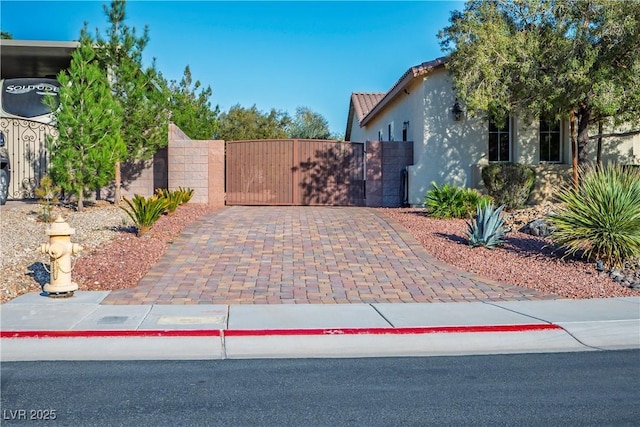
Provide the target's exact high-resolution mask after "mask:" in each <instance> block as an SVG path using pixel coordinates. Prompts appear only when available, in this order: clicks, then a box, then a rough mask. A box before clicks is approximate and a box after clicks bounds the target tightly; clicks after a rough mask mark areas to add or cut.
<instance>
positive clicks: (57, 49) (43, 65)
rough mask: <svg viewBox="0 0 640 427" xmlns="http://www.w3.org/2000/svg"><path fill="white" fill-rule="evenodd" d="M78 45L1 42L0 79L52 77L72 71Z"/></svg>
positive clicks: (30, 41)
mask: <svg viewBox="0 0 640 427" xmlns="http://www.w3.org/2000/svg"><path fill="white" fill-rule="evenodd" d="M79 45H80V43H78V42H75V41H68V42H63V41H42V40H0V57H1V58H0V59H1V61H0V62H1V64H2V65H1V67H0V68H1V69H0V77H2V78H3V79H10V78H17V77H52V78H55V76H56V75H57V74H58V73H59V72H60V71H61V70H64V69H66V68H68V67H69V64H70V63H71V54H72V53H73V51H74V50H75V49H76V48H77V47H78V46H79Z"/></svg>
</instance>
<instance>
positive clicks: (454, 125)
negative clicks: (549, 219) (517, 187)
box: [351, 69, 640, 206]
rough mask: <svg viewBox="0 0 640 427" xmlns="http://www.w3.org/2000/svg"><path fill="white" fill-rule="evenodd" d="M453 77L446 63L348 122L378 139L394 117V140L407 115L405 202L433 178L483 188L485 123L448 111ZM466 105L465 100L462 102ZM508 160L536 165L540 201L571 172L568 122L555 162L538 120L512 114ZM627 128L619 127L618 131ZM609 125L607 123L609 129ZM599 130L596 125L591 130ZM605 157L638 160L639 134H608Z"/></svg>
mask: <svg viewBox="0 0 640 427" xmlns="http://www.w3.org/2000/svg"><path fill="white" fill-rule="evenodd" d="M452 86H453V85H452V82H451V79H450V78H449V75H448V73H447V72H446V70H444V69H440V70H436V71H433V72H431V73H430V74H428V75H427V76H425V77H423V78H416V79H414V80H413V82H412V83H411V85H410V86H409V87H408V92H409V94H408V95H407V94H406V93H403V92H400V93H399V94H398V95H397V96H396V98H395V99H394V100H393V101H392V102H390V103H389V104H388V105H387V106H386V107H385V109H384V110H382V111H381V112H379V113H378V115H377V116H376V117H375V118H374V119H373V120H371V121H370V122H369V123H367V125H366V126H365V127H364V128H360V127H359V125H358V123H357V120H355V121H354V123H353V126H352V138H351V140H352V141H365V140H377V139H378V131H379V130H380V129H382V130H383V135H384V136H385V139H386V137H387V126H388V124H389V123H390V122H391V121H393V122H394V125H395V126H394V127H395V134H394V137H395V138H394V139H395V140H401V139H402V123H403V122H404V121H407V120H408V121H410V126H409V133H408V138H407V139H408V140H409V141H413V142H414V145H413V147H414V165H413V166H410V167H409V202H410V203H411V204H412V205H414V206H421V205H422V202H423V201H424V196H425V194H426V192H427V191H428V190H429V189H430V188H431V182H436V183H438V184H439V185H441V184H443V183H451V184H456V185H459V186H464V187H472V188H480V189H482V187H483V184H482V178H481V175H480V170H481V168H482V166H484V165H487V164H488V163H489V161H488V123H487V122H486V121H485V120H483V119H481V118H473V117H469V116H468V115H466V114H465V116H464V118H463V120H462V121H455V120H454V119H453V115H452V113H451V109H452V107H453V104H454V103H455V94H454V92H453V90H452ZM463 109H464V106H463ZM510 120H511V161H514V162H519V163H524V164H529V165H532V166H534V169H535V170H536V176H537V181H536V185H535V188H534V190H533V195H532V197H531V199H530V202H534V203H538V202H541V201H543V200H545V199H549V198H550V197H551V196H552V192H553V189H554V188H558V186H560V185H562V184H563V183H566V182H567V180H568V179H570V177H571V154H572V153H571V142H570V135H569V133H570V129H569V123H568V122H567V121H563V123H562V159H561V162H560V163H559V164H557V163H549V164H541V163H540V146H539V122H538V120H527V119H525V118H518V117H512V118H511V119H510ZM625 130H629V129H625V128H618V129H616V131H618V132H619V131H625ZM611 131H613V129H605V132H611ZM596 133H597V127H596V128H594V129H591V130H590V134H592V135H594V134H596ZM596 146H597V141H596V140H591V141H590V143H589V153H590V160H591V161H595V158H596V156H595V153H596ZM603 161H604V162H605V163H609V162H614V161H615V162H619V163H624V164H640V135H634V136H627V137H618V138H607V139H605V141H604V143H603Z"/></svg>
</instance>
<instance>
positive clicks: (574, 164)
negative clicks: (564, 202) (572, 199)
mask: <svg viewBox="0 0 640 427" xmlns="http://www.w3.org/2000/svg"><path fill="white" fill-rule="evenodd" d="M569 125H570V128H571V133H570V135H569V137H570V139H571V168H572V172H573V188H574V189H576V190H577V189H578V142H577V141H576V115H575V112H574V111H573V110H571V112H570V113H569Z"/></svg>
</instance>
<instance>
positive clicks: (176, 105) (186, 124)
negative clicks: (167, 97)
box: [169, 65, 220, 139]
mask: <svg viewBox="0 0 640 427" xmlns="http://www.w3.org/2000/svg"><path fill="white" fill-rule="evenodd" d="M198 89H200V92H199V93H198ZM169 90H170V91H171V121H172V122H173V123H175V124H176V125H177V126H178V127H179V128H180V129H181V130H182V131H183V132H184V133H186V134H187V135H188V136H189V137H190V138H192V139H212V138H213V137H214V135H215V134H216V132H217V130H218V114H219V113H220V109H219V108H218V106H217V105H216V107H215V108H214V109H212V108H211V102H210V101H209V99H210V98H211V95H212V93H213V92H212V91H211V87H210V86H207V87H206V88H202V87H201V83H200V81H199V80H196V81H195V83H194V82H193V79H192V77H191V69H190V68H189V66H188V65H187V66H186V67H185V69H184V75H183V77H182V79H181V80H180V82H179V83H178V82H176V81H175V80H172V81H171V84H170V85H169Z"/></svg>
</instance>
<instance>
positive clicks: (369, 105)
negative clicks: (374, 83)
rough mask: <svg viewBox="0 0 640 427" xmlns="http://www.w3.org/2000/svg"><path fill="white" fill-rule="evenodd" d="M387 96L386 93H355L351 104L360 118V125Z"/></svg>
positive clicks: (352, 95)
mask: <svg viewBox="0 0 640 427" xmlns="http://www.w3.org/2000/svg"><path fill="white" fill-rule="evenodd" d="M385 95H386V93H385V92H353V93H352V94H351V103H352V104H353V108H354V110H355V113H356V117H357V118H358V123H360V122H362V119H364V118H365V116H366V115H367V114H369V111H371V110H373V107H375V106H376V104H377V103H378V102H380V100H381V99H382V98H384V96H385Z"/></svg>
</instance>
